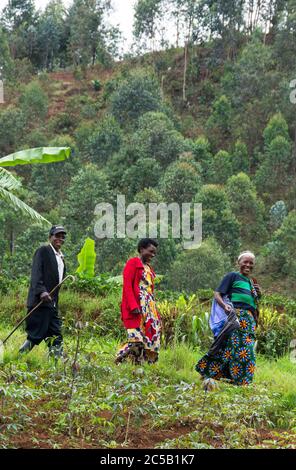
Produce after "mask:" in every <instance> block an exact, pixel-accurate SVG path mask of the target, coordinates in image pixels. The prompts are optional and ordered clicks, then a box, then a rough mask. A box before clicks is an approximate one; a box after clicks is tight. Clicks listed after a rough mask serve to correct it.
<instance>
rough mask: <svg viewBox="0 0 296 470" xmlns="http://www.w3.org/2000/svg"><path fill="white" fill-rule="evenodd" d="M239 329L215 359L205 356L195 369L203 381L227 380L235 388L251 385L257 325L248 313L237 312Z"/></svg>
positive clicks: (254, 362) (249, 312)
mask: <svg viewBox="0 0 296 470" xmlns="http://www.w3.org/2000/svg"><path fill="white" fill-rule="evenodd" d="M236 314H237V317H238V319H239V322H240V328H239V329H237V330H235V331H233V332H232V333H231V335H230V337H229V338H228V339H227V340H226V342H225V343H224V345H223V346H222V348H221V349H220V350H219V351H218V353H217V354H216V355H215V356H209V355H208V354H206V355H205V356H204V357H202V358H201V359H200V360H199V361H198V363H197V365H196V367H195V369H196V370H197V372H199V373H200V374H201V375H202V377H204V378H212V379H214V380H221V379H228V380H229V381H230V382H231V383H233V384H235V385H248V384H250V383H251V382H252V380H253V376H254V372H255V369H256V357H255V350H254V346H255V330H256V322H255V320H254V318H253V315H252V312H251V311H249V310H239V309H237V310H236Z"/></svg>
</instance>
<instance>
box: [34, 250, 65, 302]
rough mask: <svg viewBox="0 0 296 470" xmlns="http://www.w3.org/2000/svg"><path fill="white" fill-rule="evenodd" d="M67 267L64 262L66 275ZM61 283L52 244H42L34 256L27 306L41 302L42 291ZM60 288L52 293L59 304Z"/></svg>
mask: <svg viewBox="0 0 296 470" xmlns="http://www.w3.org/2000/svg"><path fill="white" fill-rule="evenodd" d="M65 273H66V268H65V263H64V273H63V278H64V277H65ZM57 284H59V271H58V263H57V260H56V256H55V254H54V252H53V249H52V247H51V246H50V245H46V246H42V247H41V248H38V250H36V252H35V254H34V257H33V264H32V274H31V283H30V288H29V293H28V299H27V306H28V308H32V307H34V306H35V305H36V304H38V302H40V300H41V299H40V294H42V292H50V291H51V290H52V289H53V288H54V287H55V286H56V285H57ZM58 295H59V289H57V290H56V291H55V292H54V293H53V294H52V299H53V301H54V302H55V303H56V305H57V304H58Z"/></svg>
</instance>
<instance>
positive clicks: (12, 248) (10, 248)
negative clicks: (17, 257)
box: [9, 228, 14, 256]
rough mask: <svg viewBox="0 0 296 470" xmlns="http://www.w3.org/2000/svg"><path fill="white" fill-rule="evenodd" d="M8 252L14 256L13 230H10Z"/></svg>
mask: <svg viewBox="0 0 296 470" xmlns="http://www.w3.org/2000/svg"><path fill="white" fill-rule="evenodd" d="M9 251H10V255H11V256H13V254H14V231H13V228H12V229H11V230H10V240H9Z"/></svg>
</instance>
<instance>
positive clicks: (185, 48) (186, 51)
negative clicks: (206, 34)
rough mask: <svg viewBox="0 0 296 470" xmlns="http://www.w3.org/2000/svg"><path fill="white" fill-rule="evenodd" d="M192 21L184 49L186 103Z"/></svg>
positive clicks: (190, 21)
mask: <svg viewBox="0 0 296 470" xmlns="http://www.w3.org/2000/svg"><path fill="white" fill-rule="evenodd" d="M192 20H193V18H192V17H191V18H190V20H189V25H188V36H187V40H186V42H185V47H184V71H183V101H184V102H186V85H187V83H186V81H187V68H188V52H189V42H190V36H191V27H192Z"/></svg>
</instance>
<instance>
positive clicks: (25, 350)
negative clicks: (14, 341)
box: [19, 339, 35, 354]
mask: <svg viewBox="0 0 296 470" xmlns="http://www.w3.org/2000/svg"><path fill="white" fill-rule="evenodd" d="M34 346H35V344H34V343H32V341H30V340H29V339H26V341H25V342H24V344H23V345H22V347H21V348H20V349H19V353H20V354H25V353H28V352H29V351H31V349H33V348H34Z"/></svg>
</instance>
